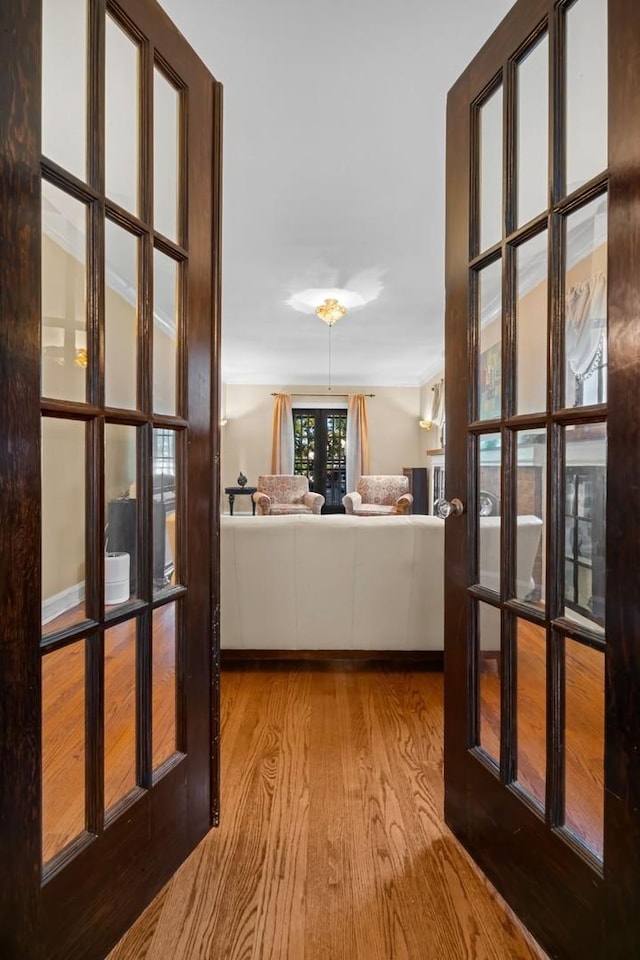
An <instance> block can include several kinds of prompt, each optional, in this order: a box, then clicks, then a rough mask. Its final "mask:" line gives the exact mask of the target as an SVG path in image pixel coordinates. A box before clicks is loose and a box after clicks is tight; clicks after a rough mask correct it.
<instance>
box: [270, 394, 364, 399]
mask: <svg viewBox="0 0 640 960" xmlns="http://www.w3.org/2000/svg"><path fill="white" fill-rule="evenodd" d="M271 396H272V397H278V396H280V394H279V393H272V394H271ZM291 396H292V397H324V398H326V399H329V400H330V399H331V397H355V396H358V394H355V393H292V394H291ZM362 396H363V397H375V393H363V394H362Z"/></svg>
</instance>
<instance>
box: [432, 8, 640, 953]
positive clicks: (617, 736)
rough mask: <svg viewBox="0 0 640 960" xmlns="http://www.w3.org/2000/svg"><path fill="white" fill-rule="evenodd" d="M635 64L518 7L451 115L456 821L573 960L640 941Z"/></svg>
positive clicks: (583, 12)
mask: <svg viewBox="0 0 640 960" xmlns="http://www.w3.org/2000/svg"><path fill="white" fill-rule="evenodd" d="M639 59H640V7H639V6H638V4H637V3H633V2H630V0H608V2H607V0H574V2H571V0H570V2H558V0H555V2H553V0H518V2H517V3H516V4H515V5H514V7H513V8H512V10H511V11H510V13H509V14H508V16H507V17H506V18H505V20H504V21H503V23H502V24H501V26H500V27H499V28H498V29H497V30H496V32H495V33H494V34H493V36H492V37H491V38H490V40H489V41H488V42H487V43H486V45H485V46H484V47H483V49H482V50H481V51H480V53H479V54H478V55H477V57H476V58H475V59H474V60H473V62H472V63H471V64H470V65H469V67H468V68H467V70H466V71H465V72H464V74H463V75H462V76H461V78H460V79H459V80H458V82H457V83H456V85H455V86H454V87H453V89H452V90H451V91H450V93H449V99H448V117H447V240H446V244H447V249H446V287H447V308H446V337H447V343H446V379H447V401H448V407H447V451H446V458H447V461H446V470H447V473H446V496H447V497H448V498H449V500H450V505H449V506H448V508H447V509H448V512H449V517H448V519H447V527H446V583H447V587H446V599H445V633H446V658H445V659H446V668H445V669H446V707H445V798H446V799H445V814H446V818H447V821H448V823H449V824H450V825H451V827H452V828H453V830H454V831H455V833H456V834H457V836H458V837H459V838H460V839H461V840H462V841H463V842H464V843H465V844H466V846H467V847H468V848H469V850H470V851H471V852H472V854H473V856H474V857H475V858H476V859H477V861H478V862H479V864H480V865H481V866H482V867H483V869H484V870H485V871H486V873H487V874H488V875H489V876H490V878H491V879H492V880H493V881H494V882H495V883H496V885H497V886H498V888H499V889H500V891H501V892H502V894H503V895H504V896H505V897H506V898H507V900H508V901H509V902H510V903H511V904H512V905H513V906H514V908H515V909H516V911H517V912H518V914H519V915H520V916H521V917H522V918H523V920H524V921H525V923H527V925H528V926H529V927H530V928H531V929H532V931H533V932H534V934H535V935H536V936H537V937H538V939H539V940H540V942H541V943H542V944H543V946H544V947H545V948H546V949H547V950H548V951H549V953H550V954H551V956H553V957H559V958H564V960H578V958H580V960H582V958H585V957H589V958H590V960H599V958H604V957H606V958H607V960H612V958H627V957H630V956H635V955H636V954H637V953H638V948H639V944H640V885H639V884H638V876H639V863H640V818H639V816H638V808H639V804H640V764H639V762H638V744H639V743H640V671H639V669H638V664H639V662H640V629H639V627H640V622H639V621H640V616H639V610H640V607H639V600H638V596H639V594H638V569H640V566H639V559H640V558H639V551H640V547H639V544H640V519H639V518H640V514H639V513H638V510H637V508H636V506H635V501H636V492H637V490H638V489H639V487H640V442H639V437H640V430H639V424H640V419H639V416H638V410H637V398H638V396H640V315H639V312H638V303H639V302H640V271H639V270H638V266H637V256H638V250H639V249H640V220H639V219H638V216H637V197H638V195H640V165H639V163H638V156H639V155H640V79H639V74H638V71H637V70H636V69H635V68H632V67H631V65H632V64H637V63H638V60H639ZM487 494H490V495H491V497H492V498H493V499H494V500H496V501H497V502H499V503H500V511H499V513H498V514H497V515H494V514H490V515H487V511H486V510H483V509H482V507H483V503H484V500H485V499H486V496H487ZM454 498H455V499H456V500H457V501H458V502H453V499H454Z"/></svg>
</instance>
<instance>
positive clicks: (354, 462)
mask: <svg viewBox="0 0 640 960" xmlns="http://www.w3.org/2000/svg"><path fill="white" fill-rule="evenodd" d="M368 473H369V423H368V420H367V398H366V397H365V396H364V394H362V393H357V394H353V395H352V396H350V397H349V406H348V409H347V476H346V486H347V493H352V492H353V491H354V490H355V489H356V481H357V479H358V477H362V476H365V475H366V474H368Z"/></svg>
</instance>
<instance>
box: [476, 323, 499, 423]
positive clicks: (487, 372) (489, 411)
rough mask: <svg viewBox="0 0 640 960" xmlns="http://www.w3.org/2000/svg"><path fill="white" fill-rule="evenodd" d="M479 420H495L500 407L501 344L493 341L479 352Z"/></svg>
mask: <svg viewBox="0 0 640 960" xmlns="http://www.w3.org/2000/svg"><path fill="white" fill-rule="evenodd" d="M478 380H479V384H480V404H479V407H480V409H479V418H480V420H497V419H498V418H499V417H500V413H501V408H502V344H501V343H500V342H498V343H494V345H493V346H492V347H487V349H486V350H485V351H484V353H481V354H480V368H479V370H478Z"/></svg>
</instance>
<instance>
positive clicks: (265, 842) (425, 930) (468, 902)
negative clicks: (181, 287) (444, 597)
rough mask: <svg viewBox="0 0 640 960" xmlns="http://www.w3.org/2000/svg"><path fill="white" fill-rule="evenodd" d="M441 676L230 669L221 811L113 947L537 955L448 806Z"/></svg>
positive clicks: (196, 955)
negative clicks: (466, 845) (449, 820)
mask: <svg viewBox="0 0 640 960" xmlns="http://www.w3.org/2000/svg"><path fill="white" fill-rule="evenodd" d="M442 687H443V682H442V676H441V675H439V674H430V673H402V672H397V671H396V672H394V671H393V670H392V669H390V668H387V669H384V670H376V671H373V670H368V669H366V668H358V669H353V670H350V669H348V668H346V669H336V670H335V671H334V670H331V669H327V668H326V667H325V668H324V669H316V668H314V667H313V666H312V665H307V666H305V667H300V666H299V665H298V666H293V665H289V666H288V667H278V668H270V669H260V670H255V671H254V670H251V669H240V670H226V671H225V672H224V673H223V675H222V704H223V707H222V825H221V826H220V828H219V829H218V830H216V831H212V832H211V833H210V834H209V835H208V836H207V837H206V838H205V839H204V840H203V841H202V843H201V844H200V845H199V846H198V848H197V849H196V850H195V851H194V853H193V854H192V855H191V857H190V858H189V859H188V860H187V861H186V863H185V864H183V866H182V867H181V868H180V870H178V872H177V873H176V875H175V876H174V878H173V879H172V880H171V882H170V883H169V885H168V886H167V887H166V888H165V889H164V890H163V891H162V892H161V894H160V895H159V897H158V898H157V899H156V901H154V904H152V906H151V907H150V908H149V910H147V912H146V913H145V914H143V916H142V917H141V918H140V919H139V920H138V921H137V923H136V924H135V925H134V927H132V929H131V930H130V931H129V932H128V933H127V934H126V936H125V937H123V939H122V940H121V941H120V943H119V944H118V945H117V947H116V948H115V949H114V951H113V952H112V953H111V954H110V960H134V958H135V960H160V958H163V960H164V958H167V957H171V958H173V960H204V958H208V960H213V958H215V960H253V958H260V960H266V958H271V960H543V958H544V956H545V955H544V954H543V953H542V951H541V950H540V948H539V947H538V946H537V945H536V944H535V942H534V941H533V940H532V939H531V938H530V937H529V935H528V934H527V932H526V931H525V930H524V929H523V928H522V926H521V925H520V924H519V922H518V921H517V919H516V918H515V917H514V915H513V914H512V913H511V911H510V910H509V909H508V908H507V907H506V905H505V904H504V902H503V901H502V899H501V898H500V897H499V896H498V895H497V894H496V893H495V891H494V890H493V888H492V887H491V886H490V884H489V883H488V882H487V881H486V880H485V879H484V877H483V876H482V875H481V874H480V873H479V872H478V871H477V869H476V867H475V866H474V864H473V863H472V861H471V860H470V858H469V857H468V856H467V854H466V853H465V851H464V850H463V849H462V848H461V847H460V846H459V844H458V843H457V841H456V840H455V838H454V837H453V836H452V835H451V833H450V832H449V830H448V829H447V827H446V826H445V824H444V823H443V821H442V802H443V785H442V697H443V690H442ZM225 698H226V703H225Z"/></svg>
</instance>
